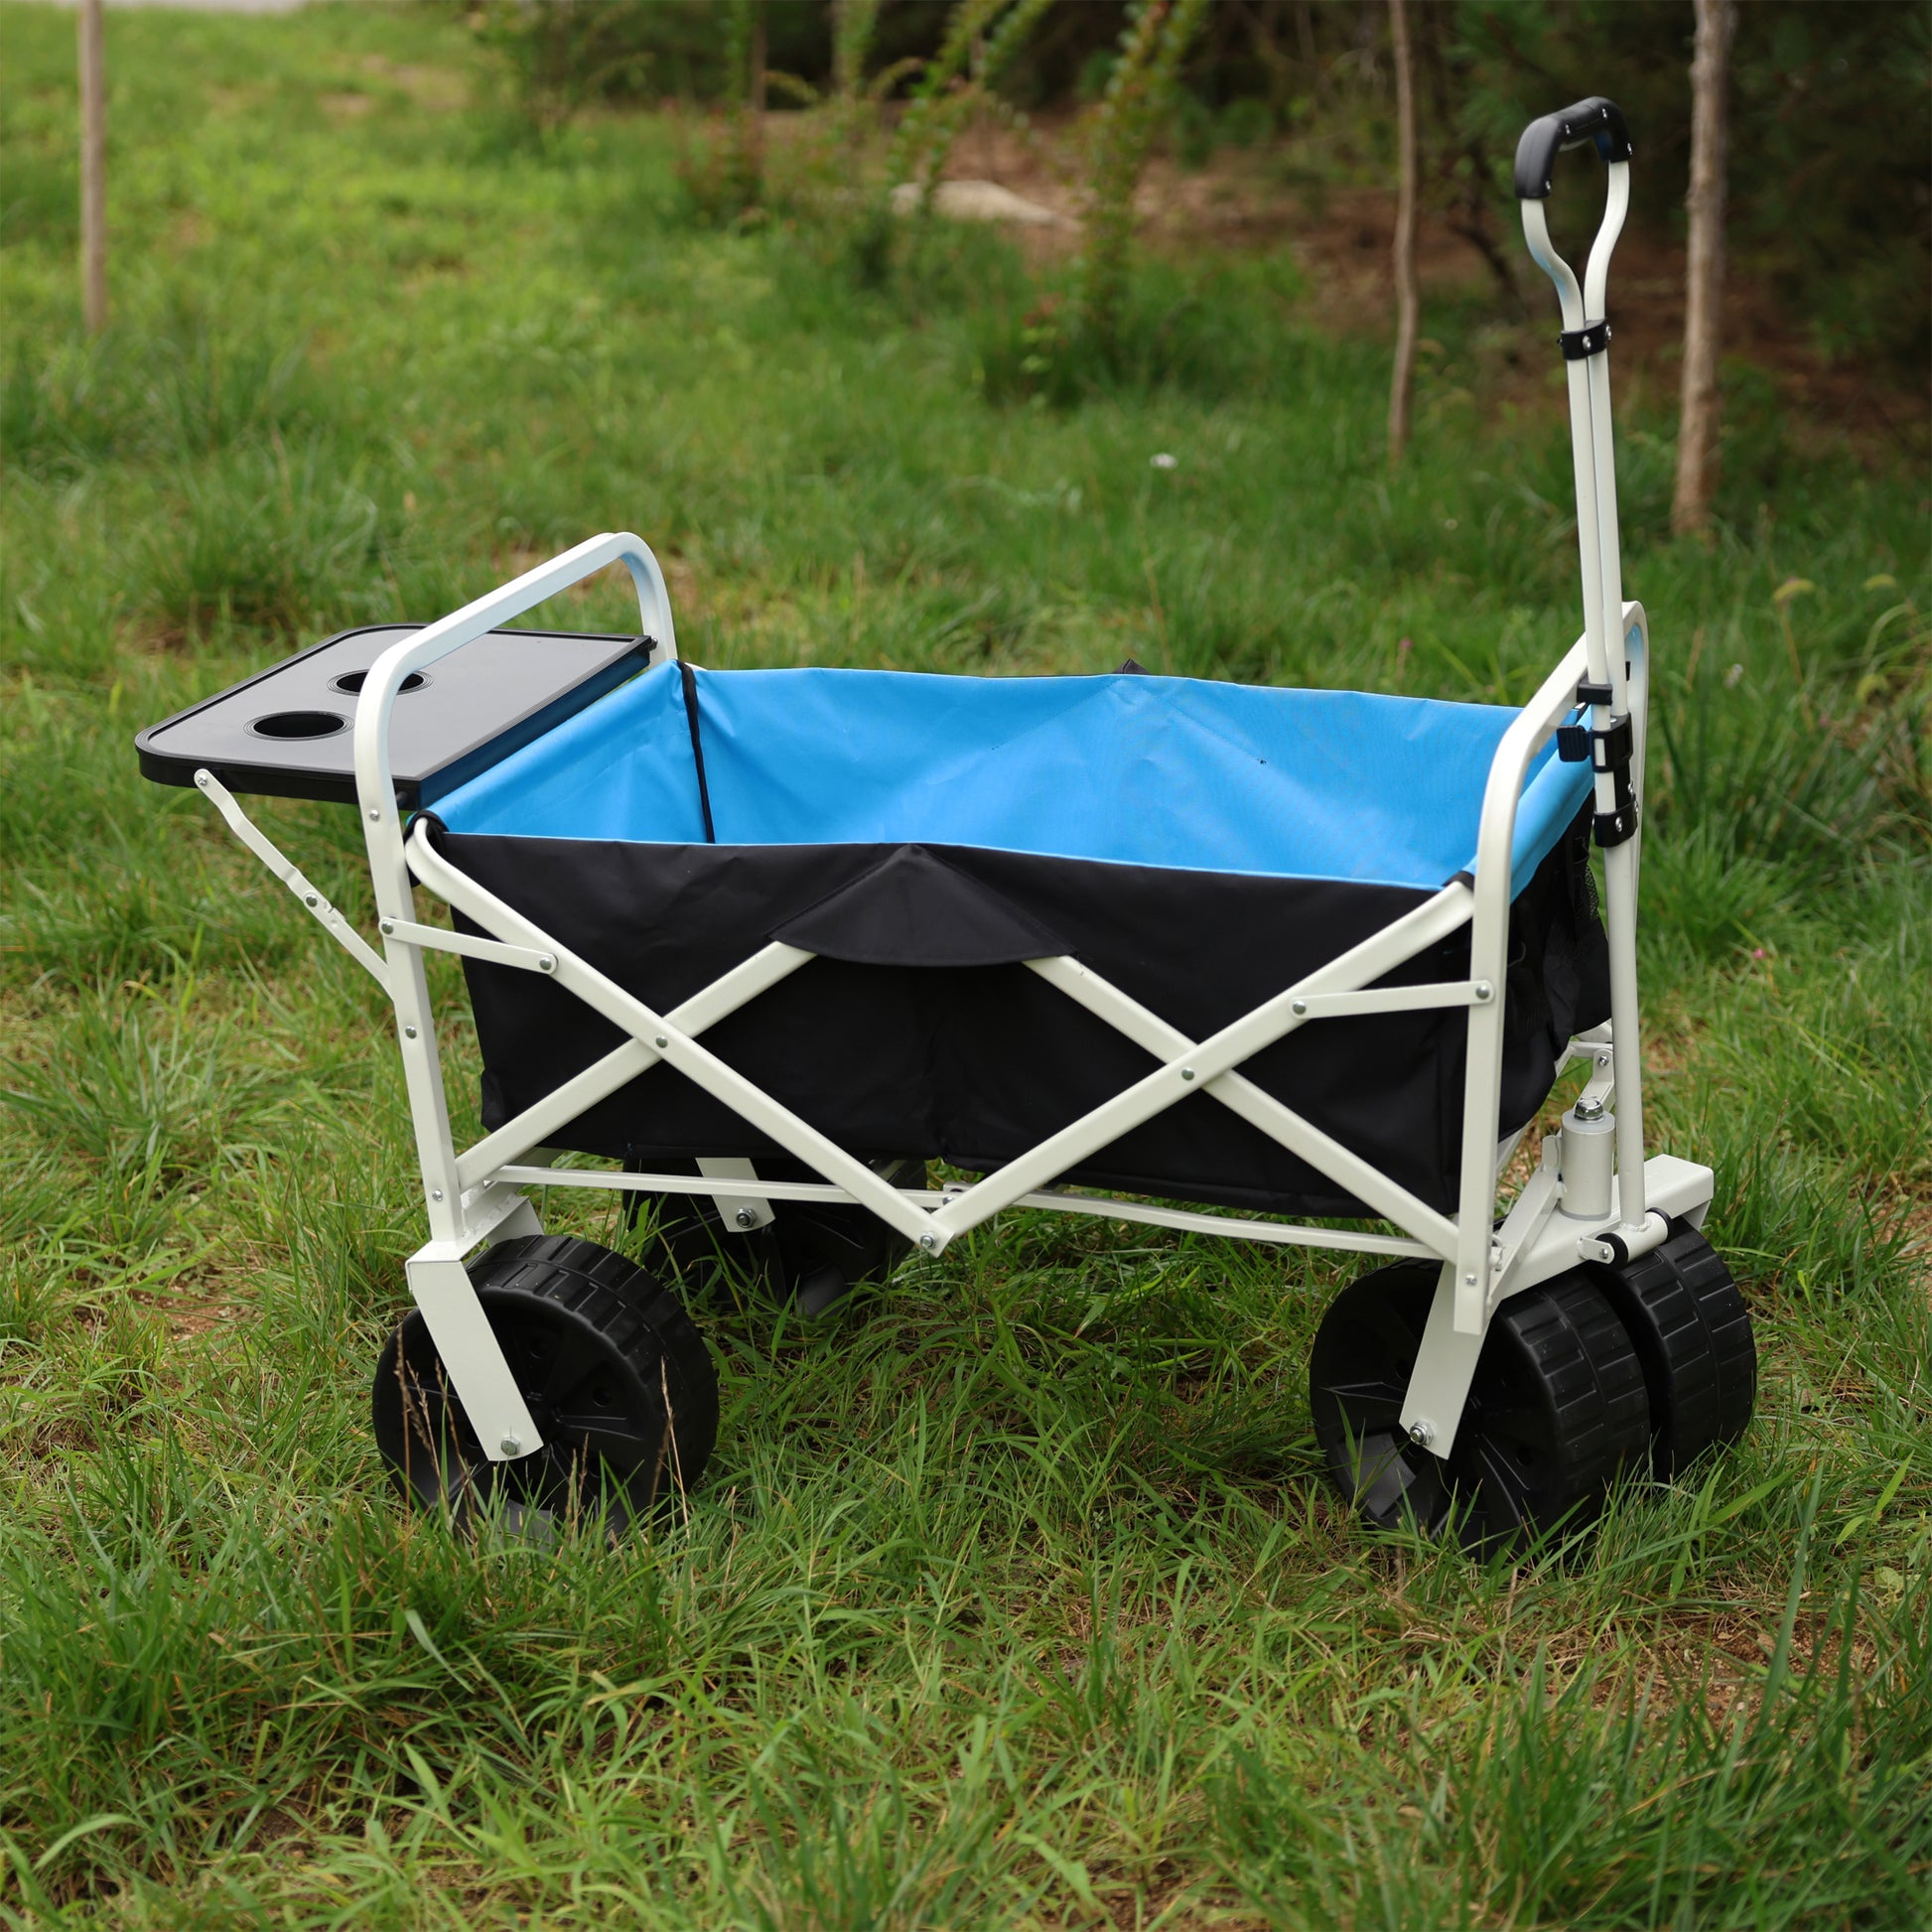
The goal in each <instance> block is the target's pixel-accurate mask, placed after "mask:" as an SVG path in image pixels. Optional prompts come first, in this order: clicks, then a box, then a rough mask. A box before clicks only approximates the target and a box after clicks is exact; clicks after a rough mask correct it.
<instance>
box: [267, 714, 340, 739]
mask: <svg viewBox="0 0 1932 1932" xmlns="http://www.w3.org/2000/svg"><path fill="white" fill-rule="evenodd" d="M347 724H348V720H347V719H346V718H345V717H343V716H342V715H341V714H340V713H338V712H334V711H271V712H270V713H269V714H268V716H267V717H266V718H257V719H256V720H255V722H254V723H253V724H252V725H250V726H249V727H248V729H249V730H250V731H251V732H253V733H254V734H255V736H256V737H257V738H333V737H334V736H335V734H336V733H337V732H339V731H342V730H344V729H345V727H346V726H347Z"/></svg>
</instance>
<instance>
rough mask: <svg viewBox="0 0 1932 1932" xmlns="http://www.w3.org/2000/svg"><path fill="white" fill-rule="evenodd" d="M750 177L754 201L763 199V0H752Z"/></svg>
mask: <svg viewBox="0 0 1932 1932" xmlns="http://www.w3.org/2000/svg"><path fill="white" fill-rule="evenodd" d="M749 91H750V95H751V101H750V105H751V109H752V140H751V169H750V173H751V177H752V191H753V200H754V201H762V200H763V199H764V0H752V72H751V82H750V89H749Z"/></svg>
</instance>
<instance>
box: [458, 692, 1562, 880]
mask: <svg viewBox="0 0 1932 1932" xmlns="http://www.w3.org/2000/svg"><path fill="white" fill-rule="evenodd" d="M693 675H694V681H695V689H696V692H697V700H698V712H699V718H700V723H701V731H702V743H703V752H704V766H705V775H706V779H707V784H708V790H709V797H710V805H711V814H712V820H713V826H714V829H715V834H716V843H717V844H719V845H721V846H772V845H839V844H853V845H876V846H893V845H908V844H930V845H944V846H971V847H980V848H983V849H987V850H990V851H1004V852H1025V853H1037V854H1041V855H1045V856H1051V857H1058V858H1068V859H1085V860H1098V861H1102V862H1109V863H1114V864H1119V865H1127V866H1158V867H1175V868H1184V869H1189V870H1198V871H1209V872H1222V873H1242V874H1250V875H1260V876H1263V877H1272V878H1283V879H1290V878H1293V879H1311V880H1335V881H1353V882H1358V883H1361V884H1368V885H1382V886H1400V887H1413V888H1421V889H1434V888H1436V887H1439V886H1441V885H1443V884H1444V883H1445V882H1446V881H1448V880H1449V878H1451V877H1452V876H1453V875H1454V874H1456V873H1457V872H1462V871H1470V870H1473V867H1474V861H1475V843H1476V827H1477V821H1478V819H1479V817H1480V813H1481V807H1482V794H1483V787H1484V785H1485V783H1486V782H1487V779H1488V775H1489V763H1490V760H1491V759H1492V758H1493V757H1494V755H1495V751H1496V747H1497V745H1498V743H1499V742H1500V741H1501V739H1502V736H1503V733H1504V732H1505V731H1506V730H1507V729H1508V728H1509V725H1510V723H1511V722H1512V720H1513V719H1514V718H1515V717H1516V716H1517V713H1515V712H1514V711H1511V710H1509V709H1507V708H1504V707H1500V706H1493V705H1470V704H1445V703H1441V702H1439V701H1436V700H1433V699H1427V698H1400V697H1379V696H1371V695H1367V694H1364V693H1361V692H1354V691H1308V690H1284V689H1277V688H1272V687H1265V686H1256V685H1240V684H1220V683H1211V682H1206V681H1203V680H1198V679H1193V678H1177V677H1153V676H1146V675H1137V674H1118V675H1110V676H1101V677H1038V678H1031V677H1030V678H980V677H941V676H935V675H931V674H927V673H919V672H903V671H858V670H826V669H806V670H749V671H704V670H695V671H694V673H693ZM1589 785H1590V776H1589V769H1588V767H1587V765H1584V764H1565V763H1563V762H1561V761H1560V760H1558V759H1557V758H1556V756H1555V748H1554V746H1551V747H1549V748H1547V749H1546V750H1545V752H1544V754H1543V756H1542V757H1541V758H1540V759H1539V760H1538V761H1537V763H1536V764H1535V765H1534V766H1533V767H1532V770H1531V772H1530V775H1529V779H1528V782H1527V784H1526V786H1525V788H1524V794H1523V798H1522V802H1521V805H1520V806H1519V809H1518V812H1517V820H1516V837H1515V844H1514V848H1513V851H1512V853H1511V885H1510V891H1511V897H1515V896H1516V895H1517V894H1518V893H1520V892H1521V891H1522V889H1523V887H1524V886H1525V885H1526V884H1527V883H1528V881H1529V879H1530V877H1531V875H1532V874H1533V873H1534V872H1535V871H1536V868H1537V866H1538V864H1539V863H1540V862H1541V861H1542V860H1543V858H1544V857H1545V856H1546V855H1547V854H1548V853H1549V852H1550V851H1551V850H1552V849H1553V848H1554V847H1555V845H1556V843H1557V841H1558V839H1559V838H1560V837H1561V836H1562V834H1563V832H1564V830H1565V828H1566V827H1567V826H1568V825H1569V823H1570V822H1571V820H1572V819H1573V818H1574V817H1575V816H1576V813H1577V810H1578V808H1579V806H1580V805H1581V804H1582V803H1583V801H1584V799H1585V797H1586V796H1587V793H1588V790H1589ZM437 815H438V817H439V818H440V819H441V820H442V821H443V823H444V824H445V825H446V826H447V827H448V828H449V829H450V830H451V831H452V832H456V833H460V834H493V835H497V836H509V837H517V838H539V839H570V840H608V841H621V842H626V843H649V844H698V843H704V842H705V828H704V820H703V813H702V809H701V805H700V800H699V793H698V784H697V771H696V765H695V761H694V759H693V755H692V746H691V727H690V721H689V719H688V717H687V714H686V711H685V703H684V693H683V689H682V685H681V681H680V677H679V667H678V666H677V665H676V664H671V663H666V664H661V665H658V666H657V667H655V668H654V669H652V670H650V671H648V672H646V673H645V674H644V675H643V676H641V677H639V678H636V679H634V680H633V681H632V682H631V683H629V684H627V685H625V686H623V687H622V688H621V690H618V691H616V692H613V693H612V694H611V695H610V696H608V697H606V698H603V699H602V700H600V701H599V702H598V703H597V704H595V705H592V706H591V707H590V708H589V709H588V710H585V711H583V712H580V713H579V714H578V715H577V716H576V717H575V718H572V719H570V720H569V721H568V722H567V723H565V724H563V725H561V726H559V727H558V728H557V729H555V730H554V731H552V732H550V733H548V734H547V735H546V736H545V737H543V738H541V739H539V740H537V741H536V742H535V743H534V744H532V745H528V746H526V747H524V748H523V750H521V751H519V752H516V753H514V754H512V755H511V756H510V757H509V758H507V759H503V760H502V762H501V763H499V764H496V765H494V766H492V767H491V768H490V769H489V770H487V771H485V772H483V774H482V775H481V776H479V777H477V778H474V779H472V780H471V781H470V782H469V783H467V784H465V785H462V786H460V787H459V788H457V789H456V790H455V791H452V792H450V793H449V794H447V795H446V796H445V797H444V798H442V799H441V800H440V801H439V802H438V804H437Z"/></svg>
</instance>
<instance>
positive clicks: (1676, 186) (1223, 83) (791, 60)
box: [461, 0, 1932, 377]
mask: <svg viewBox="0 0 1932 1932" xmlns="http://www.w3.org/2000/svg"><path fill="white" fill-rule="evenodd" d="M461 11H463V13H464V14H465V15H466V17H467V18H468V19H469V20H470V21H471V22H472V23H473V24H474V26H475V27H476V29H477V31H478V32H479V33H480V34H481V35H482V36H483V39H484V40H485V41H486V42H487V43H488V44H489V45H490V46H491V47H493V48H494V49H495V50H496V51H497V52H498V54H499V55H500V56H501V58H502V60H503V62H504V64H505V68H506V70H507V71H508V73H509V74H510V75H511V76H512V77H513V80H514V84H515V87H516V91H517V94H518V97H519V99H520V100H521V102H522V103H523V105H524V106H525V108H526V109H527V110H528V111H529V112H530V113H531V114H532V115H533V116H535V117H536V118H538V119H539V120H542V121H544V122H547V123H554V122H555V121H556V120H557V119H559V118H561V117H565V116H568V115H569V114H570V113H572V112H574V111H575V110H576V109H578V108H580V107H583V106H586V105H589V104H590V103H592V102H595V101H622V100H629V101H638V102H642V101H657V100H663V99H667V98H669V99H677V100H683V101H687V102H692V103H717V102H730V101H735V100H738V99H739V98H741V96H742V93H743V89H744V86H745V72H744V68H743V65H742V63H743V58H744V56H743V50H744V48H745V46H746V45H748V43H749V35H748V34H746V33H745V32H742V31H741V32H739V33H738V34H737V35H736V37H735V35H734V32H733V30H732V28H731V26H730V24H729V23H730V21H731V19H732V18H733V17H734V16H737V17H739V18H741V19H746V20H748V21H753V20H755V21H756V22H758V23H759V24H761V26H762V31H763V40H764V47H765V60H766V63H767V64H768V72H769V74H770V76H771V82H772V84H771V85H770V88H769V96H770V100H771V104H772V105H773V107H775V108H780V109H782V108H785V107H789V106H798V105H804V104H809V103H810V102H811V101H812V100H813V99H814V98H816V97H817V96H819V95H822V94H824V93H828V92H830V91H831V90H833V88H834V87H835V86H836V85H837V83H838V81H839V78H840V76H839V73H838V67H839V59H838V44H839V42H840V40H841V37H842V36H843V37H844V38H846V39H847V41H848V42H850V41H852V40H855V39H856V40H857V41H858V42H859V43H860V45H861V49H862V52H863V54H864V56H865V57H866V62H867V70H868V73H869V74H871V75H874V76H876V77H878V78H880V79H883V80H884V82H885V83H886V90H887V91H888V92H907V91H911V90H913V89H915V88H916V87H917V86H918V85H919V84H920V80H919V74H920V67H921V64H922V63H923V62H926V61H929V60H930V59H931V58H932V57H933V56H934V55H935V54H936V53H937V52H938V51H939V50H940V49H941V47H942V45H943V43H944V42H945V40H946V37H947V34H948V32H949V31H951V30H953V29H956V28H958V27H959V26H961V25H962V24H964V25H965V26H966V27H967V28H968V29H969V31H971V30H973V29H975V28H977V31H978V32H979V33H980V34H982V35H990V34H992V33H993V32H994V31H995V30H996V27H997V23H998V21H999V18H1000V16H1001V15H1002V14H1003V13H1004V12H1005V8H1004V7H1003V5H1001V4H1000V3H999V0H992V3H991V4H989V3H988V0H963V3H962V0H884V4H881V0H761V5H758V6H753V5H749V4H747V0H723V4H721V3H720V0H488V4H486V5H484V6H483V8H481V9H478V8H476V7H474V6H471V5H468V4H464V5H462V7H461ZM1038 11H1039V14H1040V17H1039V19H1038V20H1037V22H1036V23H1035V24H1034V25H1033V27H1032V31H1031V32H1030V33H1029V35H1028V36H1027V39H1026V44H1025V45H1024V46H1022V47H1020V48H1018V49H1017V50H1014V51H1013V53H1012V55H1011V58H1010V59H1008V60H1007V61H1006V62H1005V64H1004V68H1003V71H1001V72H1000V73H999V74H998V76H997V77H996V78H995V79H994V80H993V82H992V90H993V91H995V92H996V93H997V94H998V96H999V97H1000V99H1001V100H1002V101H1004V102H1005V103H1006V104H1007V105H1008V106H1009V107H1010V108H1011V109H1013V110H1015V111H1016V112H1018V113H1021V114H1034V115H1042V116H1052V115H1055V114H1063V113H1066V112H1068V111H1069V110H1074V109H1077V108H1080V107H1083V106H1087V105H1090V104H1092V103H1094V102H1096V101H1098V100H1099V99H1100V98H1101V97H1102V95H1103V93H1104V91H1105V89H1106V85H1107V81H1108V78H1109V75H1110V73H1111V71H1112V69H1113V68H1114V65H1115V63H1116V62H1117V61H1118V60H1119V59H1120V58H1121V48H1122V46H1123V43H1124V40H1125V37H1126V35H1127V31H1128V28H1129V25H1130V21H1131V17H1132V15H1133V14H1134V12H1135V11H1136V9H1135V8H1134V6H1133V5H1131V4H1129V0H1078V4H1059V5H1054V6H1049V7H1046V8H1044V9H1040V10H1038ZM1205 15H1206V18H1205V22H1204V25H1203V27H1202V29H1201V31H1200V32H1199V33H1198V34H1197V35H1196V36H1195V37H1194V38H1193V41H1192V45H1191V47H1190V49H1189V51H1188V53H1187V55H1186V58H1185V62H1184V66H1183V68H1182V71H1181V85H1180V90H1179V93H1178V96H1177V98H1176V99H1175V101H1174V103H1173V111H1172V114H1171V117H1170V121H1169V125H1168V127H1167V130H1166V138H1167V141H1168V144H1169V145H1170V147H1171V149H1172V151H1173V153H1174V154H1175V156H1176V157H1177V158H1178V159H1179V160H1180V161H1181V162H1182V163H1183V164H1187V163H1192V164H1194V165H1200V164H1202V163H1204V162H1205V161H1206V160H1207V159H1208V158H1210V157H1211V155H1212V154H1213V153H1214V151H1215V150H1216V149H1217V148H1220V147H1224V146H1236V147H1254V146H1259V145H1264V144H1267V145H1275V146H1279V147H1280V148H1281V149H1282V150H1283V151H1284V153H1285V154H1293V153H1294V152H1295V151H1296V150H1297V149H1298V148H1307V147H1309V146H1311V145H1316V146H1319V148H1320V149H1321V150H1322V154H1323V157H1324V159H1325V161H1326V162H1327V163H1328V164H1330V165H1331V166H1335V167H1338V168H1339V169H1340V170H1341V171H1342V172H1343V173H1349V174H1354V175H1356V176H1359V177H1361V178H1363V179H1372V180H1376V181H1380V182H1389V181H1392V180H1393V172H1394V152H1395V135H1394V126H1393V112H1394V88H1393V82H1392V79H1391V74H1390V57H1389V53H1388V21H1387V15H1388V10H1387V6H1386V4H1385V0H1215V4H1213V5H1211V6H1209V7H1208V8H1206V9H1205ZM855 16H856V20H855ZM976 16H977V19H976ZM1413 16H1414V30H1413V31H1414V35H1415V43H1416V58H1417V64H1418V69H1419V78H1420V81H1421V95H1420V98H1421V120H1422V128H1421V134H1422V143H1423V155H1424V162H1423V166H1424V176H1425V182H1426V187H1425V199H1426V205H1429V206H1433V207H1436V208H1437V209H1438V210H1439V211H1444V212H1449V213H1451V214H1453V215H1454V216H1456V217H1457V218H1458V226H1459V227H1462V228H1465V229H1467V230H1468V231H1469V239H1470V240H1471V241H1472V242H1474V243H1475V244H1476V245H1477V246H1478V247H1481V248H1483V249H1484V251H1485V253H1490V254H1491V259H1492V261H1493V262H1494V265H1495V266H1496V268H1497V272H1498V273H1499V274H1501V275H1504V276H1505V277H1506V276H1507V274H1508V268H1507V263H1508V259H1509V256H1508V253H1507V252H1506V248H1507V247H1508V246H1509V245H1511V244H1505V248H1501V249H1498V248H1495V246H1494V243H1493V240H1492V237H1493V234H1494V231H1495V230H1496V229H1497V228H1498V227H1505V225H1506V222H1507V217H1508V214H1509V192H1508V172H1509V162H1510V157H1511V155H1512V153H1513V152H1514V148H1515V140H1516V135H1517V133H1518V132H1519V131H1520V130H1521V128H1522V127H1523V125H1524V123H1525V122H1526V121H1527V120H1528V119H1529V118H1530V117H1531V116H1532V115H1533V114H1536V113H1541V112H1546V111H1548V109H1549V107H1550V106H1551V104H1552V103H1555V102H1561V101H1568V100H1573V99H1578V98H1581V97H1583V96H1584V95H1587V94H1591V93H1606V94H1609V95H1611V96H1612V97H1613V98H1614V99H1616V100H1617V101H1618V102H1619V103H1620V104H1621V105H1622V106H1623V108H1624V110H1625V112H1626V114H1627V115H1628V117H1629V120H1630V123H1631V125H1632V127H1633V129H1635V130H1636V132H1637V136H1638V152H1639V156H1640V159H1641V162H1642V165H1641V166H1640V167H1639V168H1638V169H1636V170H1635V171H1634V172H1633V193H1634V195H1635V198H1636V202H1635V213H1634V218H1635V221H1636V223H1637V224H1638V228H1639V230H1641V229H1643V228H1646V227H1647V228H1648V229H1650V230H1651V231H1652V232H1653V233H1655V234H1657V235H1659V236H1660V237H1668V238H1677V239H1681V236H1682V232H1683V213H1682V205H1683V200H1684V191H1685V187H1686V183H1687V179H1688V172H1689V160H1690V120H1691V97H1690V89H1689V85H1688V82H1687V73H1688V69H1689V66H1690V60H1691V47H1692V39H1693V32H1694V20H1693V10H1692V6H1691V4H1690V0H1413ZM735 48H736V49H738V50H739V51H738V53H737V54H736V56H735V54H734V49H735ZM1928 62H1932V13H1928V11H1927V9H1926V8H1924V7H1922V6H1918V5H1913V4H1896V3H1894V0H1863V3H1856V0H1855V3H1850V4H1848V0H1747V4H1745V5H1743V6H1741V7H1740V9H1739V13H1738V24H1737V31H1736V37H1735V41H1734V44H1733V47H1732V52H1731V75H1730V167H1729V196H1730V202H1729V233H1728V238H1727V239H1728V248H1729V252H1730V258H1731V260H1732V262H1733V263H1734V264H1735V266H1736V267H1737V268H1738V269H1739V270H1741V271H1743V272H1746V273H1750V274H1752V275H1754V276H1757V277H1760V278H1762V279H1763V280H1764V282H1765V283H1766V285H1767V287H1768V289H1769V290H1770V291H1771V293H1772V294H1773V295H1774V296H1775V298H1776V299H1777V300H1779V301H1782V302H1785V303H1788V304H1789V305H1791V307H1792V308H1794V309H1798V310H1802V311H1803V313H1804V314H1805V316H1806V317H1807V319H1808V323H1809V327H1810V329H1811V331H1812V333H1813V335H1814V337H1815V340H1816V345H1817V347H1818V348H1819V350H1820V351H1821V353H1823V354H1824V355H1825V356H1826V357H1827V359H1829V360H1832V361H1846V360H1852V361H1869V362H1872V363H1874V364H1878V365H1881V366H1882V368H1883V371H1884V373H1886V374H1887V375H1890V376H1893V377H1897V376H1900V375H1910V374H1914V373H1916V374H1918V375H1922V374H1923V371H1924V368H1925V364H1926V361H1927V357H1928V355H1932V322H1929V320H1928V318H1929V316H1932V311H1928V305H1927V303H1926V299H1925V296H1926V290H1927V288H1928V286H1932V176H1928V170H1927V168H1926V165H1925V159H1926V134H1927V83H1928ZM1492 250H1493V252H1492Z"/></svg>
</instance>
